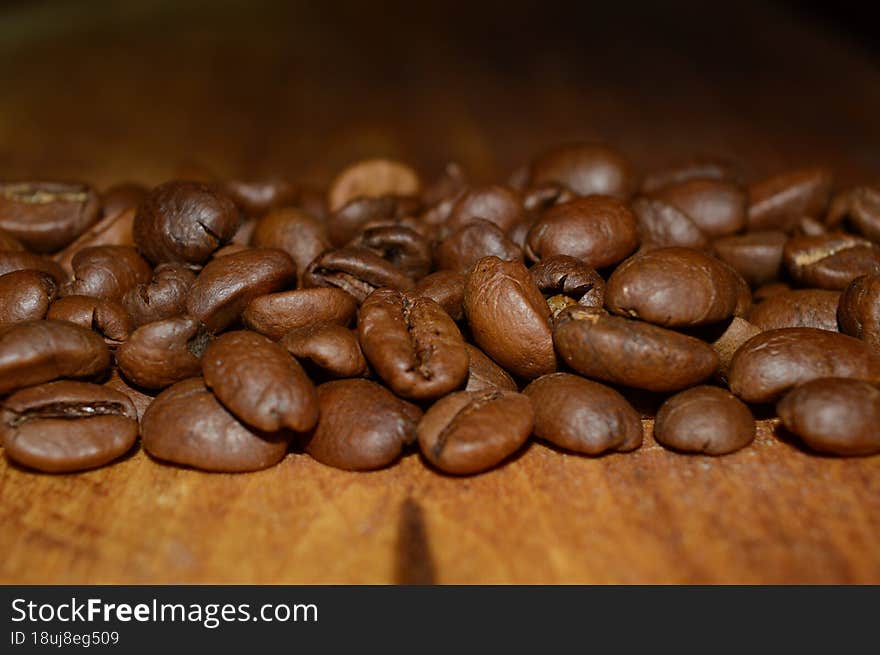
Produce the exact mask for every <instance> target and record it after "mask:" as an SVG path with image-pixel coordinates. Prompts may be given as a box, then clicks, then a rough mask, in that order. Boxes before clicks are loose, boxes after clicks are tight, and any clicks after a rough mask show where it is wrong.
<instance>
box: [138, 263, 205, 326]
mask: <svg viewBox="0 0 880 655" xmlns="http://www.w3.org/2000/svg"><path fill="white" fill-rule="evenodd" d="M195 279H196V274H195V273H193V272H192V271H191V270H189V269H188V268H187V267H185V266H184V265H182V264H159V265H158V266H157V267H156V269H155V270H154V271H153V275H152V279H151V280H150V281H149V282H143V283H141V284H138V285H137V286H136V287H134V288H132V289H129V290H128V291H127V292H126V294H125V296H123V298H122V304H123V306H124V307H125V309H126V310H127V311H128V313H129V315H130V316H131V320H132V325H133V326H134V327H138V326H141V325H146V324H147V323H153V322H155V321H161V320H162V319H166V318H171V317H172V316H179V315H181V314H183V313H185V312H186V298H187V295H188V294H189V289H190V287H191V286H192V284H193V282H194V281H195Z"/></svg>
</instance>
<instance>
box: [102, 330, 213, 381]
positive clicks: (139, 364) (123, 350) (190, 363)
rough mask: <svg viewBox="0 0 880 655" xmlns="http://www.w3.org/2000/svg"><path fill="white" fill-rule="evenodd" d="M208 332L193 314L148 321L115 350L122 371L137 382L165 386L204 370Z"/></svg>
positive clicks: (129, 378)
mask: <svg viewBox="0 0 880 655" xmlns="http://www.w3.org/2000/svg"><path fill="white" fill-rule="evenodd" d="M207 343H208V335H207V333H206V331H205V329H204V327H203V326H202V325H201V324H200V323H199V321H198V320H197V319H195V318H193V317H192V316H175V317H173V318H166V319H163V320H161V321H156V322H154V323H147V324H146V325H142V326H141V327H139V328H137V329H136V330H135V331H134V332H132V333H131V336H130V337H129V338H128V341H126V342H125V343H124V344H122V345H121V346H119V349H118V350H117V351H116V363H117V365H118V366H119V370H120V371H122V374H123V375H124V376H125V377H126V378H127V379H128V380H131V381H132V382H134V383H135V384H137V385H139V386H142V387H145V388H147V389H162V388H164V387H167V386H169V385H171V384H174V383H175V382H179V381H180V380H185V379H186V378H189V377H194V376H196V375H198V374H199V373H200V372H201V369H202V365H201V361H200V358H201V356H202V352H203V351H204V349H205V347H206V346H207Z"/></svg>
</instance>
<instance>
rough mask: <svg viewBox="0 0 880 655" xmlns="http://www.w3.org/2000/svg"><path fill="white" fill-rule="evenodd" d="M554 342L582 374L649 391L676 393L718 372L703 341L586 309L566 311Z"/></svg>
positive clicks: (567, 309)
mask: <svg viewBox="0 0 880 655" xmlns="http://www.w3.org/2000/svg"><path fill="white" fill-rule="evenodd" d="M553 340H554V342H555V344H556V350H557V352H558V353H559V355H560V357H561V358H562V359H563V360H564V361H565V363H566V364H568V365H569V366H570V367H571V368H573V369H574V370H575V371H577V372H578V373H580V374H581V375H585V376H587V377H590V378H595V379H598V380H604V381H606V382H612V383H615V384H622V385H626V386H629V387H635V388H637V389H647V390H648V391H660V392H663V391H678V390H679V389H684V388H685V387H690V386H693V385H695V384H699V383H700V382H702V381H704V380H706V379H707V378H708V377H709V376H711V375H712V374H713V373H715V371H716V370H717V369H718V355H717V354H716V353H715V351H714V350H713V349H712V347H711V346H710V345H709V344H707V343H705V342H703V341H700V340H699V339H696V338H694V337H691V336H687V335H685V334H679V333H678V332H673V331H672V330H667V329H665V328H661V327H657V326H656V325H651V324H649V323H642V322H641V321H634V320H631V319H626V318H620V317H617V316H610V315H608V314H606V313H605V312H603V311H601V310H598V309H592V308H588V307H568V308H566V309H564V310H563V311H562V312H561V313H560V314H559V316H558V317H557V319H556V327H555V329H554V331H553Z"/></svg>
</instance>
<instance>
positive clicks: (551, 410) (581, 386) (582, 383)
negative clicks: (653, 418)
mask: <svg viewBox="0 0 880 655" xmlns="http://www.w3.org/2000/svg"><path fill="white" fill-rule="evenodd" d="M523 393H524V394H525V395H526V396H528V397H529V398H531V400H532V406H533V407H534V410H535V428H534V434H535V436H536V437H538V438H540V439H546V440H547V441H549V442H550V443H552V444H554V445H556V446H559V447H560V448H565V449H566V450H571V451H574V452H576V453H585V454H587V455H601V454H602V453H605V452H608V451H615V450H616V451H628V450H634V449H636V448H638V447H639V446H641V445H642V422H641V420H639V414H638V412H636V410H635V409H633V407H632V405H630V404H629V402H627V400H626V399H625V398H624V397H623V396H621V395H620V394H619V393H618V392H616V391H615V390H614V389H611V388H609V387H606V386H605V385H604V384H599V383H598V382H593V381H591V380H585V379H584V378H582V377H579V376H577V375H571V374H569V373H553V374H551V375H545V376H543V377H540V378H538V379H537V380H535V381H533V382H532V383H530V384H529V386H527V387H526V388H525V389H524V390H523Z"/></svg>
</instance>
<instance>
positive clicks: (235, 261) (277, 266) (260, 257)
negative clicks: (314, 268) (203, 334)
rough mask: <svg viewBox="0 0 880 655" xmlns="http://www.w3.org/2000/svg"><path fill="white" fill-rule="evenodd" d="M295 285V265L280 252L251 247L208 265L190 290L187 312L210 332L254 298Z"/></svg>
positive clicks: (232, 319) (225, 324)
mask: <svg viewBox="0 0 880 655" xmlns="http://www.w3.org/2000/svg"><path fill="white" fill-rule="evenodd" d="M295 283H296V264H294V263H293V260H292V259H291V258H290V255H288V254H287V253H286V252H284V251H283V250H271V249H269V248H252V249H250V250H245V251H243V252H239V253H235V254H232V255H227V256H226V257H221V258H219V259H215V260H213V261H211V262H209V263H208V265H207V266H205V268H203V269H202V272H201V273H199V275H198V277H197V278H196V280H195V282H193V284H192V286H191V287H190V290H189V296H188V297H187V301H186V309H187V313H189V314H191V315H192V316H195V317H196V318H198V319H199V320H200V321H202V322H203V323H204V324H205V325H206V326H207V327H208V329H209V330H210V331H211V332H220V331H221V330H224V329H225V328H227V327H229V326H230V325H232V324H233V323H234V322H235V321H237V320H238V318H239V317H240V316H241V313H242V312H243V311H244V309H245V307H247V305H248V303H250V302H251V301H252V300H253V299H254V298H259V297H260V296H263V295H266V294H267V293H272V292H275V291H281V290H283V289H286V288H288V287H289V286H291V285H293V284H295Z"/></svg>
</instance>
